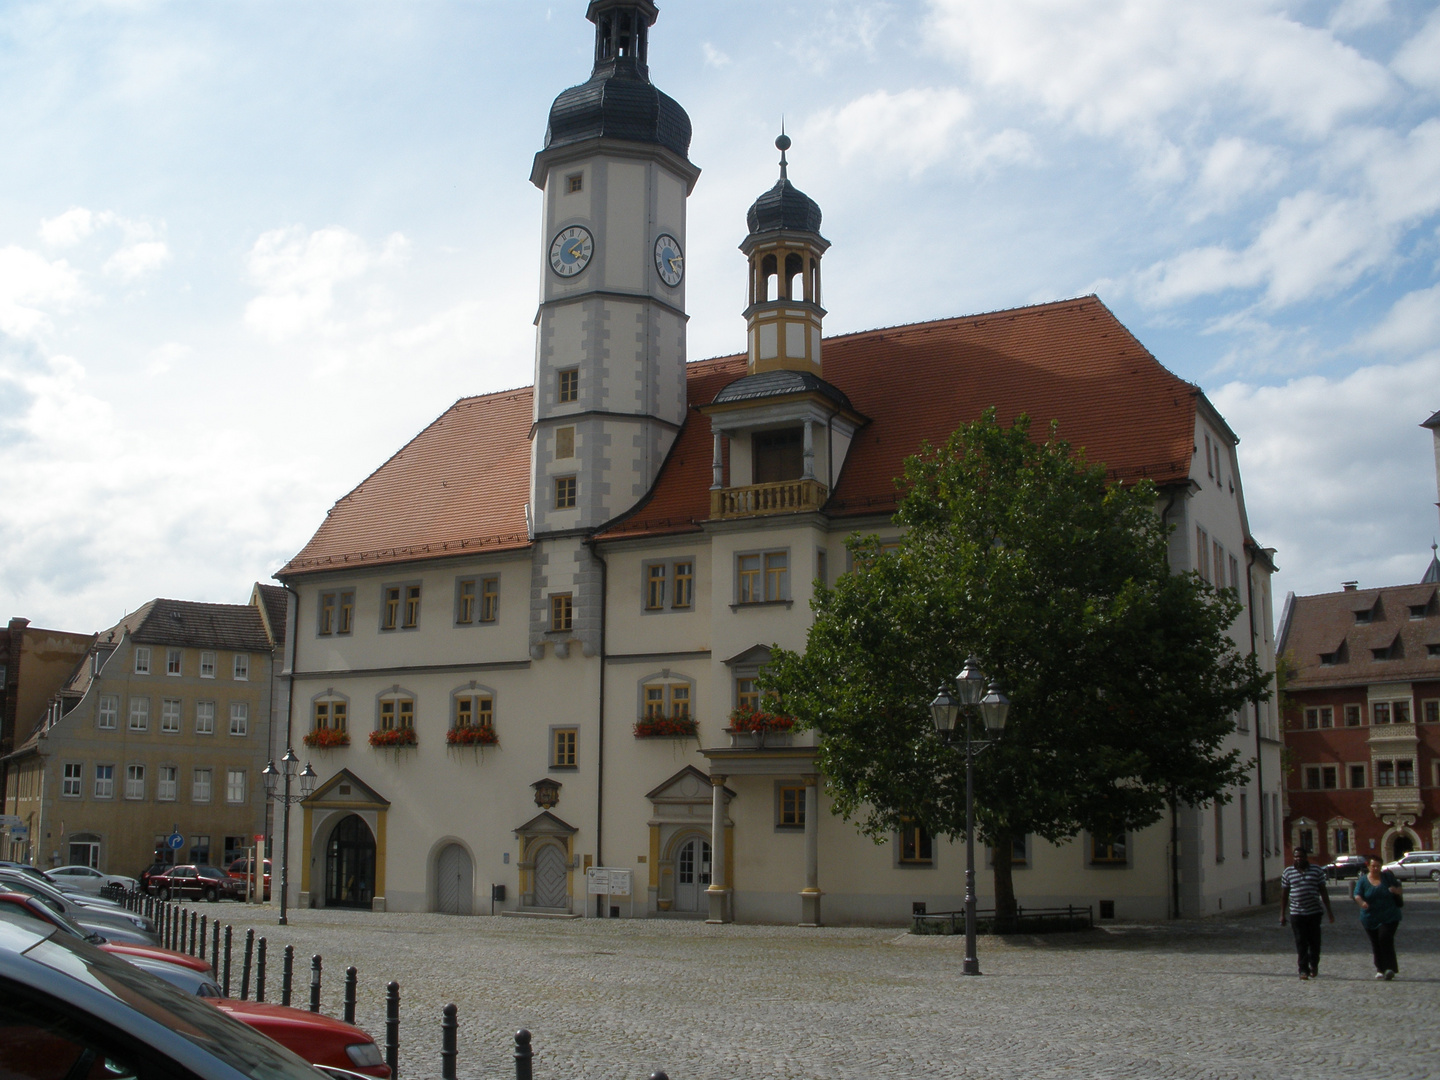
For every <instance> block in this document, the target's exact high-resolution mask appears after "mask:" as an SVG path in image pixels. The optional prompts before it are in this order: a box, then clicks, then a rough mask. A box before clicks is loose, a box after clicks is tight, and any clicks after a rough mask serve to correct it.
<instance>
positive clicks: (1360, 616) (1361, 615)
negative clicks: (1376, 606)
mask: <svg viewBox="0 0 1440 1080" xmlns="http://www.w3.org/2000/svg"><path fill="white" fill-rule="evenodd" d="M1370 615H1371V613H1370V611H1369V610H1368V609H1367V610H1365V611H1357V612H1355V621H1356V622H1357V623H1362V624H1363V623H1368V622H1369V621H1370Z"/></svg>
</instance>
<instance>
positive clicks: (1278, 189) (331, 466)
mask: <svg viewBox="0 0 1440 1080" xmlns="http://www.w3.org/2000/svg"><path fill="white" fill-rule="evenodd" d="M659 6H660V17H659V21H658V22H657V24H656V25H655V27H654V28H653V30H652V32H651V40H650V73H651V78H652V80H653V81H654V82H655V83H656V85H658V86H659V87H660V88H661V89H663V90H665V91H666V92H667V93H668V94H670V95H671V96H672V97H674V98H675V99H676V100H677V101H679V102H680V104H681V105H683V106H684V108H685V109H686V111H687V112H688V113H689V115H690V118H691V121H692V123H693V125H694V138H693V141H692V143H691V153H690V157H691V160H692V161H693V162H695V164H696V165H698V166H699V167H700V168H701V169H702V170H703V172H702V174H701V177H700V180H699V183H698V185H697V186H696V188H695V192H694V194H693V195H692V197H691V199H690V205H689V221H688V239H687V245H686V246H687V260H686V262H687V267H686V272H687V278H688V280H687V306H688V310H689V313H690V316H691V319H690V323H689V344H688V348H689V355H690V358H691V359H702V358H705V357H708V356H716V355H724V354H730V353H735V352H739V351H741V350H742V349H743V347H744V321H743V319H742V318H741V314H740V313H741V310H742V308H743V306H744V289H745V265H744V259H743V256H741V254H740V253H739V251H738V250H737V246H738V244H739V243H740V241H741V240H742V239H743V238H744V236H745V231H746V230H745V210H746V208H747V207H748V206H749V204H750V203H751V202H752V201H753V200H754V198H755V197H756V196H757V195H759V194H760V193H761V192H762V191H764V190H766V189H767V188H768V187H770V185H771V184H773V183H774V179H775V176H776V156H777V155H776V152H775V149H774V145H773V142H774V138H775V136H776V134H778V131H779V128H780V125H781V123H782V120H783V123H784V124H785V128H786V130H787V132H788V133H789V134H790V136H791V137H792V139H793V140H794V145H793V147H792V148H791V150H790V153H789V158H790V178H791V180H792V181H793V182H794V183H795V184H796V186H797V187H799V188H800V189H801V190H803V191H805V192H806V193H807V194H809V195H810V196H811V197H812V198H814V199H815V200H816V201H817V202H818V203H819V204H820V206H821V207H822V209H823V211H824V215H825V218H824V225H823V232H824V234H825V236H826V237H827V238H828V239H829V240H830V241H831V242H832V245H833V246H832V247H831V249H830V251H829V253H828V254H827V256H826V260H825V272H826V305H827V308H828V311H829V314H828V315H827V317H826V330H827V333H832V334H833V333H846V332H849V331H855V330H864V329H870V328H873V327H878V326H889V325H896V324H901V323H908V322H916V321H922V320H927V319H935V318H943V317H947V316H954V315H963V314H970V313H976V312H983V311H991V310H996V309H1001V308H1007V307H1015V306H1019V305H1024V304H1030V303H1035V302H1042V301H1049V300H1056V299H1062V298H1066V297H1072V296H1077V295H1083V294H1086V293H1090V292H1094V293H1097V294H1098V295H1099V296H1100V298H1101V299H1102V300H1103V301H1104V302H1105V303H1106V304H1107V305H1108V306H1109V307H1110V308H1111V309H1112V310H1113V311H1114V312H1115V313H1116V314H1117V316H1118V317H1119V318H1120V319H1121V321H1122V322H1124V323H1125V324H1126V325H1127V326H1128V327H1129V328H1130V330H1131V331H1132V332H1133V333H1134V334H1135V335H1136V336H1137V337H1138V338H1139V339H1140V341H1141V342H1143V343H1144V344H1145V345H1146V347H1147V348H1149V349H1150V351H1151V352H1152V353H1153V354H1154V355H1155V356H1156V357H1157V358H1158V359H1159V360H1160V362H1161V363H1163V364H1164V365H1165V366H1166V367H1168V368H1169V369H1170V370H1172V371H1174V372H1176V373H1177V374H1178V375H1180V376H1181V377H1183V378H1185V379H1188V380H1190V381H1191V382H1193V383H1195V384H1197V385H1198V386H1200V387H1201V388H1202V389H1203V390H1204V392H1205V393H1206V395H1207V396H1208V397H1209V398H1210V400H1211V401H1212V402H1214V403H1215V405H1216V406H1217V407H1218V408H1219V409H1220V411H1221V413H1222V414H1223V415H1224V416H1225V417H1226V419H1227V420H1228V422H1229V423H1230V425H1231V427H1232V428H1233V429H1234V431H1235V432H1236V434H1237V435H1238V436H1239V437H1240V440H1241V441H1240V445H1239V450H1238V453H1239V460H1240V471H1241V476H1242V481H1243V484H1244V490H1245V495H1246V502H1247V507H1248V511H1249V518H1250V527H1251V531H1252V534H1253V535H1254V537H1255V538H1256V539H1257V540H1258V541H1259V542H1260V543H1261V544H1263V545H1265V546H1270V547H1274V548H1275V549H1276V550H1277V555H1276V560H1277V562H1278V563H1279V566H1280V572H1279V574H1278V575H1277V576H1276V579H1275V583H1274V585H1275V591H1276V596H1277V603H1276V609H1277V612H1278V610H1279V607H1280V599H1281V598H1282V597H1283V595H1284V594H1285V593H1286V592H1287V591H1294V592H1296V593H1299V594H1302V595H1303V594H1310V593H1317V592H1328V591H1334V590H1336V589H1338V588H1339V586H1340V583H1341V582H1342V581H1347V580H1358V581H1360V583H1361V584H1362V585H1363V586H1377V585H1388V584H1400V583H1406V582H1413V581H1418V580H1419V577H1420V575H1421V574H1422V573H1423V571H1424V569H1425V566H1426V564H1427V563H1428V561H1429V558H1430V544H1431V542H1432V539H1433V538H1434V537H1435V536H1436V534H1437V532H1440V519H1437V514H1436V507H1435V501H1436V477H1435V467H1436V466H1435V458H1434V453H1433V450H1432V444H1431V435H1430V433H1429V431H1427V430H1425V429H1423V428H1421V427H1420V426H1419V425H1420V424H1421V423H1422V422H1423V421H1424V420H1425V419H1426V418H1428V417H1429V416H1430V415H1431V414H1432V413H1433V412H1435V411H1436V410H1437V409H1440V107H1437V106H1440V7H1437V5H1436V4H1435V3H1434V2H1420V0H1408V2H1404V0H1325V2H1322V0H1307V2H1300V0H1297V2H1288V3H1287V2H1281V0H1006V3H1004V4H995V3H994V2H993V0H908V2H902V0H893V2H882V0H870V2H863V3H861V2H851V0H833V2H832V0H724V2H721V0H660V5H659ZM585 7H586V4H585V0H565V2H559V0H556V2H551V3H545V2H541V0H523V2H520V0H412V2H406V3H400V2H396V0H390V2H371V0H346V2H343V3H341V2H334V0H326V2H322V0H283V2H265V0H251V2H247V3H226V4H215V3H193V2H192V3H187V2H180V0H176V2H166V0H51V2H45V3H30V2H26V0H4V2H3V3H0V147H3V148H4V149H3V152H0V617H10V616H23V617H25V618H28V619H30V620H31V622H32V624H34V625H38V626H45V627H49V628H53V629H64V630H76V631H93V630H99V629H103V628H105V627H108V626H110V625H112V624H114V623H115V622H116V621H118V620H119V619H120V618H121V617H122V615H123V614H124V613H125V612H127V611H129V610H133V609H135V608H136V607H139V606H140V605H141V604H143V603H145V602H146V601H147V600H149V599H151V598H152V597H156V596H166V597H173V598H181V599H190V600H204V601H217V602H230V603H244V602H245V601H246V600H247V598H248V596H249V593H250V588H251V585H252V584H253V583H254V582H255V581H265V580H269V579H270V575H271V574H273V573H274V572H275V571H276V570H277V569H278V568H279V567H280V566H281V565H283V564H284V563H285V561H286V560H287V559H288V558H289V557H290V556H291V555H293V554H294V553H295V552H296V551H298V550H299V549H300V548H301V547H302V546H303V545H304V543H305V542H306V540H307V539H308V538H309V537H310V535H311V534H312V533H313V532H314V530H315V529H316V528H318V527H319V525H320V523H321V521H322V520H323V519H324V516H325V513H326V511H327V510H328V509H329V507H330V506H331V505H332V504H333V503H334V502H335V501H336V500H337V499H339V498H340V497H342V496H343V495H344V494H345V493H346V492H347V491H349V490H350V489H351V488H353V487H354V486H355V485H356V484H357V483H359V482H360V481H361V480H362V479H364V477H365V476H367V475H368V474H369V473H370V472H371V471H373V470H374V469H375V468H376V467H377V466H379V465H380V464H381V463H382V462H384V461H385V460H386V458H388V457H389V456H390V455H391V454H392V453H394V452H395V451H396V450H397V449H399V447H400V446H402V445H403V444H404V443H405V441H407V440H408V439H409V438H410V437H412V436H413V435H414V434H415V433H416V432H418V431H419V430H420V429H421V428H423V427H424V426H425V425H426V424H428V423H429V422H430V421H431V420H432V419H434V418H435V417H436V416H438V415H439V414H440V413H441V412H443V411H444V410H445V409H446V408H447V407H448V406H449V405H450V404H451V403H452V402H454V401H455V400H456V399H458V398H460V397H464V396H467V395H471V394H477V393H484V392H488V391H493V390H501V389H507V388H510V387H515V386H522V385H527V384H529V383H530V382H531V381H532V375H531V372H532V364H533V349H534V328H533V318H534V315H535V309H536V304H537V301H538V296H539V284H540V279H541V273H542V265H543V264H542V253H543V244H544V238H542V237H541V236H540V213H541V206H540V193H539V192H538V191H537V190H536V189H535V188H534V187H533V186H532V185H531V184H530V182H529V172H530V165H531V160H532V157H533V155H534V154H535V152H536V151H537V150H539V149H540V148H541V146H542V145H543V138H544V132H545V121H546V116H547V113H548V110H549V107H550V103H551V102H552V101H553V99H554V98H555V96H556V95H557V94H558V93H560V91H562V90H564V89H565V88H566V87H568V86H571V85H574V84H576V83H580V82H583V81H584V80H585V79H586V78H587V77H588V76H589V72H590V65H591V50H592V42H593V28H592V26H591V24H590V23H588V22H587V21H586V20H585V18H584V12H585Z"/></svg>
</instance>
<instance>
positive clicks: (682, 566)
mask: <svg viewBox="0 0 1440 1080" xmlns="http://www.w3.org/2000/svg"><path fill="white" fill-rule="evenodd" d="M694 603H695V564H694V563H693V562H690V561H689V560H686V561H684V562H677V563H676V564H675V586H674V591H673V594H672V596H671V600H670V606H671V607H673V608H688V607H692V606H694ZM1431 704H1432V705H1433V704H1435V703H1434V702H1431Z"/></svg>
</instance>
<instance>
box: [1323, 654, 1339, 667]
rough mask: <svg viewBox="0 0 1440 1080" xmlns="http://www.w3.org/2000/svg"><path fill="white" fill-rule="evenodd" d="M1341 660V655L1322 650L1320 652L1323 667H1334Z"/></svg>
mask: <svg viewBox="0 0 1440 1080" xmlns="http://www.w3.org/2000/svg"><path fill="white" fill-rule="evenodd" d="M1339 662H1340V660H1339V655H1338V654H1337V653H1333V652H1322V653H1321V654H1320V666H1321V667H1334V666H1335V665H1336V664H1338V663H1339Z"/></svg>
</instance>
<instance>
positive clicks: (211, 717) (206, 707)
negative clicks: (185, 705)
mask: <svg viewBox="0 0 1440 1080" xmlns="http://www.w3.org/2000/svg"><path fill="white" fill-rule="evenodd" d="M195 734H196V735H214V734H215V702H213V701H197V702H196V703H195Z"/></svg>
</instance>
